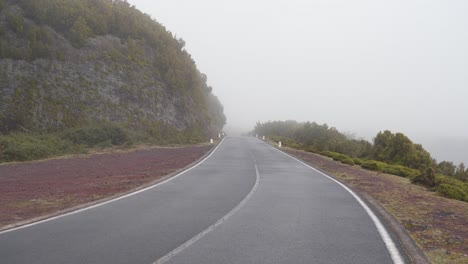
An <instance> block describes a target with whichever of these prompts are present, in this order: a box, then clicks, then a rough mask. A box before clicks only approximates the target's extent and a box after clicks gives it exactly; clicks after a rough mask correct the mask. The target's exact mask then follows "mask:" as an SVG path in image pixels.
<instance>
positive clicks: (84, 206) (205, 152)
mask: <svg viewBox="0 0 468 264" xmlns="http://www.w3.org/2000/svg"><path fill="white" fill-rule="evenodd" d="M222 142H223V141H221V142H219V144H218V145H216V146H212V145H203V146H192V147H182V148H151V149H146V150H137V151H134V152H128V153H109V154H100V155H91V156H87V157H85V158H70V159H57V160H47V161H43V162H29V163H25V164H12V165H7V166H2V167H0V170H2V171H1V173H0V175H1V176H0V200H1V201H2V202H1V203H0V215H1V218H0V233H4V232H10V231H13V230H16V229H20V228H24V227H27V226H31V225H35V224H38V223H40V222H44V221H48V220H50V219H55V218H59V217H63V216H65V215H70V214H75V213H78V212H81V211H84V210H88V209H91V208H95V207H98V206H101V205H104V204H107V203H111V202H113V201H117V200H120V199H123V198H125V197H129V196H132V195H134V194H137V193H141V192H144V191H146V190H149V189H151V188H154V187H156V186H158V185H160V184H163V183H165V182H168V181H170V180H171V179H173V178H175V177H178V176H180V175H182V174H184V173H185V172H187V171H189V170H191V169H193V168H195V167H196V166H198V165H199V164H200V163H202V162H203V161H204V160H206V159H208V158H209V157H210V156H211V155H212V154H213V153H214V152H215V151H216V149H217V148H218V147H219V146H220V145H221V144H222Z"/></svg>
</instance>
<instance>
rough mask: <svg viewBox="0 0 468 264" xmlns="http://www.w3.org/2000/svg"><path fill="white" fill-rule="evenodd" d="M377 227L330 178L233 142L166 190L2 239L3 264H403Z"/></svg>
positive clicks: (258, 146)
mask: <svg viewBox="0 0 468 264" xmlns="http://www.w3.org/2000/svg"><path fill="white" fill-rule="evenodd" d="M371 214H372V213H371ZM377 226H379V223H378V221H377ZM377 226H376V223H375V222H374V220H372V219H371V217H370V216H369V213H368V212H366V210H365V209H364V207H363V206H361V205H360V203H359V202H358V200H356V199H355V198H354V197H353V195H352V194H351V193H350V192H348V191H347V190H346V189H344V188H343V187H342V186H340V185H339V184H338V183H336V182H334V181H333V180H331V179H330V178H327V177H326V176H324V175H322V174H320V173H319V172H317V171H315V170H313V169H312V168H310V167H307V166H306V165H304V164H302V163H301V162H299V161H297V160H295V159H293V158H291V157H288V156H286V155H284V154H283V153H281V152H280V151H278V150H276V149H274V148H272V147H270V146H268V145H266V144H265V143H263V142H262V141H260V140H257V139H254V138H231V137H229V138H226V139H225V140H224V141H223V142H222V143H221V144H220V145H219V147H218V148H217V149H216V150H215V151H214V152H213V153H212V155H211V156H209V157H208V158H207V159H206V160H205V161H203V162H202V163H200V164H199V165H198V166H196V167H194V168H192V169H191V170H189V171H186V172H185V173H183V174H181V175H179V176H176V177H175V178H172V179H171V180H170V181H167V182H165V183H163V184H159V185H157V186H155V187H153V188H150V189H148V190H145V191H143V192H139V193H137V194H134V195H132V196H129V197H126V198H124V199H120V200H117V201H113V202H110V203H106V204H103V205H100V206H97V207H94V208H91V209H87V210H84V211H80V212H76V213H74V214H70V215H66V216H63V217H59V218H55V219H52V220H50V221H45V222H41V223H38V224H36V225H32V226H28V227H25V228H20V229H16V230H12V231H10V232H3V233H0V263H2V264H7V263H47V264H52V263H80V264H81V263H148V264H150V263H155V262H156V263H204V264H206V263H216V264H221V263H359V264H364V263H372V264H374V263H382V264H385V263H402V262H403V260H402V259H401V257H400V255H399V251H398V249H397V248H396V247H392V245H393V244H392V241H391V239H390V238H389V237H387V236H386V235H385V234H386V232H385V230H382V227H379V228H380V229H381V230H380V232H379V231H378V227H377ZM384 239H386V242H384ZM390 252H392V254H390Z"/></svg>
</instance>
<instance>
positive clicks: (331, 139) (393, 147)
mask: <svg viewBox="0 0 468 264" xmlns="http://www.w3.org/2000/svg"><path fill="white" fill-rule="evenodd" d="M251 134H258V135H261V136H263V135H264V136H267V137H269V138H271V139H273V140H275V141H282V143H283V145H284V146H289V147H292V148H296V149H302V150H305V151H308V152H314V153H319V154H321V155H324V156H328V157H331V158H332V159H334V160H336V161H340V162H341V163H344V164H348V165H355V164H356V165H359V166H361V167H363V168H365V169H368V170H372V171H378V172H383V173H389V174H394V175H398V176H402V177H406V178H409V179H411V180H412V182H414V183H418V184H422V185H424V186H427V187H429V188H431V189H434V190H436V191H437V192H439V193H440V194H442V195H444V196H446V197H449V198H453V199H458V200H462V201H468V169H466V168H465V165H464V164H463V163H461V164H460V165H458V166H455V165H454V164H453V163H452V162H448V161H442V162H440V163H437V161H436V160H435V159H433V158H432V157H431V155H430V153H429V152H427V151H426V150H424V148H423V147H422V145H420V144H415V143H413V142H412V141H411V140H410V139H409V138H408V137H407V136H405V135H404V134H402V133H392V132H390V131H388V130H386V131H383V132H379V133H378V134H377V135H376V137H375V138H374V141H373V142H372V143H371V142H368V141H366V140H356V139H352V138H348V137H347V136H346V135H345V134H343V133H341V132H339V131H338V130H337V129H336V128H334V127H329V126H328V125H326V124H323V125H319V124H317V123H315V122H314V123H310V122H306V123H298V122H296V121H273V122H271V121H270V122H266V123H260V122H259V123H257V125H256V126H255V128H254V130H253V131H252V132H251Z"/></svg>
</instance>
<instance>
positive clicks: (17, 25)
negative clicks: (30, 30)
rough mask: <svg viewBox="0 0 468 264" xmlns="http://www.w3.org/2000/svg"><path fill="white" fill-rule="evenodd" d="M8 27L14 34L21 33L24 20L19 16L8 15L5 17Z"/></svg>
mask: <svg viewBox="0 0 468 264" xmlns="http://www.w3.org/2000/svg"><path fill="white" fill-rule="evenodd" d="M7 23H8V26H9V27H10V28H11V29H12V30H13V31H15V32H16V33H20V34H21V33H23V30H24V19H23V17H22V16H20V15H13V14H9V15H8V16H7Z"/></svg>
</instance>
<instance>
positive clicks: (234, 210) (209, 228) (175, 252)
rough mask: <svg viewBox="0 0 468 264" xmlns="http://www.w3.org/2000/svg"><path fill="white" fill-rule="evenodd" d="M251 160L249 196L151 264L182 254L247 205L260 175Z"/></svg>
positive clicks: (256, 186)
mask: <svg viewBox="0 0 468 264" xmlns="http://www.w3.org/2000/svg"><path fill="white" fill-rule="evenodd" d="M252 158H253V161H254V165H255V184H254V186H253V187H252V190H250V192H249V194H247V196H245V197H244V199H243V200H242V201H241V202H240V203H239V204H238V205H237V206H236V207H234V209H232V210H231V211H230V212H229V213H227V214H226V215H225V216H224V217H223V218H221V219H219V220H218V221H217V222H216V223H214V224H212V225H211V226H209V227H208V228H207V229H205V230H204V231H202V232H201V233H199V234H198V235H196V236H194V237H193V238H191V239H190V240H188V241H186V242H185V243H183V244H182V245H180V246H179V247H177V248H175V249H174V250H172V251H171V252H169V253H167V254H166V255H165V256H164V257H162V258H160V259H158V260H157V261H156V262H154V263H153V264H162V263H166V262H167V261H169V260H170V259H172V258H173V257H174V256H175V255H177V254H179V253H180V252H182V251H183V250H184V249H186V248H188V247H190V246H191V245H193V244H194V243H195V242H197V241H198V240H200V239H201V238H202V237H204V236H206V235H207V234H208V233H210V232H211V231H213V230H215V229H216V227H218V226H219V225H221V224H222V223H224V222H225V221H226V220H228V219H229V218H230V217H231V216H233V215H234V214H235V213H236V212H237V211H239V209H241V208H242V207H243V206H244V205H245V203H247V201H249V200H250V198H251V197H252V195H253V194H254V193H255V191H256V190H257V188H258V183H259V181H260V173H259V172H258V166H257V161H256V160H255V158H254V157H253V155H252Z"/></svg>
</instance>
